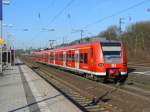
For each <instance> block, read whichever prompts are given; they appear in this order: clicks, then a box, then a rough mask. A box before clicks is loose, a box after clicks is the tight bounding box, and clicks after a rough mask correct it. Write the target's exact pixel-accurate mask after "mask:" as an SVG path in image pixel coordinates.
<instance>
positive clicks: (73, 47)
mask: <svg viewBox="0 0 150 112" xmlns="http://www.w3.org/2000/svg"><path fill="white" fill-rule="evenodd" d="M120 42H121V41H118V40H111V41H110V40H102V41H94V42H88V43H79V44H75V45H68V46H65V47H59V48H54V49H50V50H43V51H39V52H36V53H39V54H40V53H43V52H45V53H46V52H49V51H55V50H66V49H75V48H79V47H83V46H84V47H85V46H90V45H93V44H96V43H120Z"/></svg>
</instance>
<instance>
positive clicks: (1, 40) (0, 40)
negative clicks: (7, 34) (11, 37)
mask: <svg viewBox="0 0 150 112" xmlns="http://www.w3.org/2000/svg"><path fill="white" fill-rule="evenodd" d="M3 44H4V39H3V38H2V37H0V45H3Z"/></svg>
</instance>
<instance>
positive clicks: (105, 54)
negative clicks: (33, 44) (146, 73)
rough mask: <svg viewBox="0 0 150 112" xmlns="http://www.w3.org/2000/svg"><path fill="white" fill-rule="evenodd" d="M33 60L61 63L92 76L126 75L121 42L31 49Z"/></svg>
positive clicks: (120, 77) (118, 77)
mask: <svg viewBox="0 0 150 112" xmlns="http://www.w3.org/2000/svg"><path fill="white" fill-rule="evenodd" d="M33 55H34V57H35V59H34V61H35V62H40V63H45V64H49V65H53V66H57V67H62V68H64V69H68V70H71V71H74V72H78V73H80V74H82V75H85V76H88V77H93V78H95V79H100V77H103V78H104V81H107V80H109V79H113V80H114V81H116V82H117V81H120V82H124V81H125V80H126V78H127V76H128V73H127V58H126V49H125V46H124V44H123V43H122V42H119V41H104V42H99V41H97V42H90V43H86V44H78V45H72V46H67V47H63V48H57V49H52V50H46V51H40V52H35V53H34V54H33Z"/></svg>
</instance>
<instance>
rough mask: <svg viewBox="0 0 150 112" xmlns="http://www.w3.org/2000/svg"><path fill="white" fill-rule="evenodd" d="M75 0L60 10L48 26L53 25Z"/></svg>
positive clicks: (71, 0)
mask: <svg viewBox="0 0 150 112" xmlns="http://www.w3.org/2000/svg"><path fill="white" fill-rule="evenodd" d="M74 1H75V0H70V1H69V2H68V3H67V5H66V6H65V7H64V8H63V9H62V10H60V11H59V12H58V13H57V14H56V15H55V16H54V17H53V18H52V19H51V21H50V22H49V24H48V26H49V25H51V24H52V23H53V22H54V21H55V20H56V19H57V18H58V17H59V16H60V15H61V14H62V13H63V12H64V11H65V10H66V9H67V8H68V7H69V6H70V5H71V4H72V3H73V2H74Z"/></svg>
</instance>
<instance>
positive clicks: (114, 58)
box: [101, 42, 121, 63]
mask: <svg viewBox="0 0 150 112" xmlns="http://www.w3.org/2000/svg"><path fill="white" fill-rule="evenodd" d="M101 45H102V49H103V55H104V59H105V62H106V63H107V62H108V63H112V62H113V63H120V61H121V43H120V42H107V43H101Z"/></svg>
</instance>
